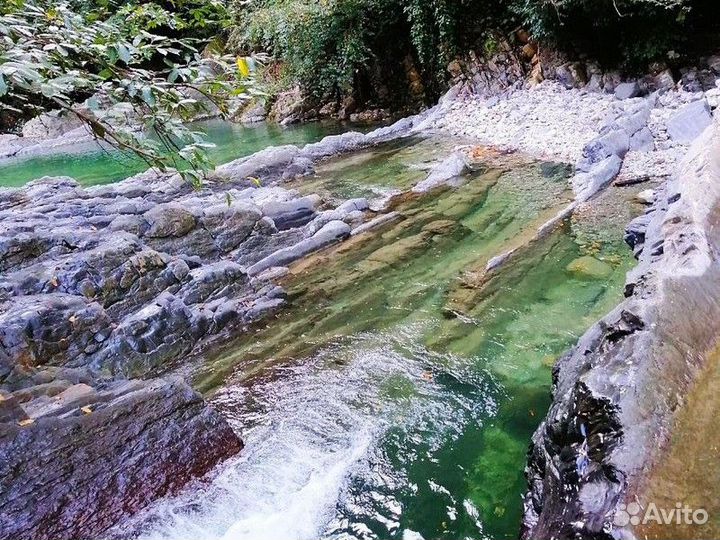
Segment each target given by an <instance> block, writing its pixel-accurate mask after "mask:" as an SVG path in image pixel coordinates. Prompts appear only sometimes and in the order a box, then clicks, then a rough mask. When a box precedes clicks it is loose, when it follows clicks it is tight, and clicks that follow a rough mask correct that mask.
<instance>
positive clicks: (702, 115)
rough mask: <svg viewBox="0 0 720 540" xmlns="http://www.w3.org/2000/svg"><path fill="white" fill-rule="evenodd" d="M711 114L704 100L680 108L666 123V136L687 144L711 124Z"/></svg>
mask: <svg viewBox="0 0 720 540" xmlns="http://www.w3.org/2000/svg"><path fill="white" fill-rule="evenodd" d="M712 121H713V119H712V113H711V112H710V106H709V105H708V102H707V101H706V100H705V99H701V100H698V101H694V102H692V103H689V104H688V105H685V106H684V107H683V108H681V109H680V110H679V111H678V112H677V113H676V114H675V116H673V117H672V118H670V120H668V123H667V131H668V135H670V137H671V138H672V140H674V141H675V142H679V143H683V144H689V143H691V142H692V141H694V140H695V139H696V138H697V137H699V136H700V134H701V133H702V132H703V131H705V129H706V128H707V127H708V126H709V125H710V124H712Z"/></svg>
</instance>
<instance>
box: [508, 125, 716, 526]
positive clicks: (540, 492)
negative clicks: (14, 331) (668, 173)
mask: <svg viewBox="0 0 720 540" xmlns="http://www.w3.org/2000/svg"><path fill="white" fill-rule="evenodd" d="M719 215H720V128H718V127H717V126H712V127H710V128H708V129H707V130H706V131H705V133H704V134H703V135H702V136H701V138H700V139H699V140H698V141H696V143H695V144H694V145H693V148H692V150H691V151H690V153H689V155H688V156H687V158H686V160H685V161H684V164H683V166H682V167H681V170H680V171H679V172H678V174H677V175H676V176H675V177H674V178H673V179H672V180H671V181H669V182H668V184H667V189H666V195H664V196H662V197H657V200H656V202H655V206H654V207H653V208H651V209H650V210H649V211H648V212H647V213H646V214H645V215H644V216H641V217H640V218H638V219H636V220H634V221H633V223H632V224H631V225H630V226H629V227H628V236H627V240H628V243H629V244H630V245H631V246H632V247H633V248H634V249H635V251H636V253H637V254H638V255H639V261H640V262H639V265H638V266H637V268H636V269H634V270H633V271H632V272H631V273H630V274H629V275H628V280H627V285H626V296H627V299H626V300H625V301H624V302H623V303H622V304H621V305H620V306H618V307H617V308H616V309H615V310H614V311H613V312H611V313H610V314H609V315H607V316H606V317H605V318H604V319H603V320H602V321H600V322H599V323H597V324H596V325H595V326H593V327H592V328H591V329H590V330H589V331H588V332H587V333H586V334H585V335H584V336H583V337H582V338H581V339H580V341H579V343H578V344H577V345H576V346H575V348H573V349H572V350H571V351H570V352H569V353H568V354H567V355H566V356H565V357H563V358H562V359H561V360H560V361H559V362H558V364H557V366H556V368H555V370H554V377H553V379H554V384H553V395H554V401H553V404H552V406H551V408H550V411H549V412H548V415H547V417H546V419H545V421H544V422H543V423H542V424H541V425H540V427H539V428H538V430H537V431H536V433H535V435H534V437H533V444H532V448H531V453H530V457H529V463H528V466H527V469H526V476H527V479H528V483H529V488H530V490H529V492H528V494H527V495H526V497H525V516H524V521H523V531H522V537H523V538H528V539H529V538H537V539H545V538H551V537H552V538H557V539H559V540H561V539H570V538H598V539H600V538H603V539H605V538H606V539H619V538H623V539H625V538H635V535H634V532H633V525H632V524H628V525H627V526H623V527H621V526H618V525H617V524H614V522H613V518H614V515H615V512H616V511H617V509H618V508H619V506H620V505H621V504H628V503H629V502H638V503H640V505H641V506H646V505H647V503H649V502H651V501H647V500H645V492H644V489H645V486H644V481H645V479H646V478H647V476H648V474H649V472H650V471H651V470H652V467H653V464H654V463H656V461H657V460H658V459H661V458H662V451H663V450H662V449H663V448H664V446H665V443H666V442H667V441H668V440H669V437H670V436H671V434H672V426H673V421H674V418H676V415H677V412H678V410H679V409H681V408H682V407H683V397H682V396H684V395H686V394H687V393H688V391H689V390H690V389H691V388H692V387H693V384H694V383H695V382H696V378H697V376H698V374H699V373H700V372H701V371H702V368H703V366H704V363H705V361H706V359H707V356H708V354H709V353H710V352H711V351H712V350H714V348H716V347H717V336H718V334H719V333H720V302H719V301H718V299H719V298H720V264H718V261H717V257H716V255H715V254H716V253H717V252H718V248H720V245H718V235H717V224H718V216H719Z"/></svg>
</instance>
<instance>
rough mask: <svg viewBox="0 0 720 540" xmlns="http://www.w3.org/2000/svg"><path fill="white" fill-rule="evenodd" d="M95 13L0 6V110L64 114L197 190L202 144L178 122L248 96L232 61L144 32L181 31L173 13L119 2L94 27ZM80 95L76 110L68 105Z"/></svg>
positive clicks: (194, 44)
mask: <svg viewBox="0 0 720 540" xmlns="http://www.w3.org/2000/svg"><path fill="white" fill-rule="evenodd" d="M86 7H87V6H86ZM101 12H102V10H101V9H99V10H97V11H92V12H89V14H82V13H79V12H76V11H74V10H73V9H72V8H71V7H70V5H68V4H54V3H52V2H49V1H41V0H25V1H18V0H13V2H12V3H11V4H8V5H6V6H5V8H4V12H3V14H2V15H1V16H0V110H2V111H3V112H4V113H5V112H7V113H16V114H19V115H22V116H26V117H27V116H32V115H34V114H37V113H39V112H42V111H44V110H48V109H62V110H65V111H68V112H69V113H71V114H74V115H76V116H77V117H78V118H79V119H80V120H81V121H82V122H83V123H85V125H87V126H88V128H89V129H90V130H91V131H92V133H93V134H94V135H95V136H96V137H97V138H98V139H102V140H104V141H106V142H108V143H110V144H112V145H114V146H116V147H119V148H120V149H123V150H126V151H129V152H133V153H135V154H137V155H139V156H140V157H142V158H143V159H144V160H145V161H147V163H148V164H149V165H151V166H153V167H157V168H159V169H161V170H165V169H166V168H167V167H170V166H176V165H179V164H180V163H179V162H180V160H184V161H186V162H187V163H189V165H190V169H189V170H187V172H186V173H184V174H185V175H186V177H187V178H188V179H190V180H192V181H193V182H195V183H199V182H200V180H201V177H202V175H203V172H204V171H206V170H207V169H208V168H209V167H210V163H209V161H208V158H207V155H206V153H205V148H206V147H207V144H206V143H204V142H203V140H202V135H201V134H200V133H197V132H194V131H192V130H190V129H189V128H188V127H187V126H186V122H187V121H188V120H191V119H192V118H194V117H195V116H197V115H198V114H199V113H201V112H203V111H204V110H206V109H207V108H208V107H211V106H213V107H217V108H218V109H219V110H220V111H221V112H223V111H225V110H226V107H227V103H228V101H229V100H230V99H231V98H235V99H243V98H246V97H249V94H250V92H249V91H248V89H247V85H248V81H247V80H245V79H244V77H243V76H242V75H241V74H240V73H239V71H238V68H237V66H236V63H235V58H231V57H219V56H210V57H208V56H205V55H202V54H201V53H200V49H199V47H200V46H202V45H203V43H204V42H203V41H201V40H198V39H194V38H190V37H179V38H176V37H169V36H166V35H162V34H160V33H151V32H150V31H148V30H146V29H144V28H150V29H158V28H163V29H167V28H175V29H177V28H179V27H180V26H182V25H180V24H178V23H177V20H176V15H177V14H170V13H167V12H165V11H164V10H163V9H162V8H161V7H160V6H159V5H158V4H144V5H132V4H129V5H126V6H125V7H123V8H122V9H121V10H120V12H119V13H118V14H117V15H113V16H110V17H109V18H107V19H104V20H102V19H98V14H99V13H101ZM151 21H152V22H151ZM195 24H196V23H195V22H192V21H191V22H183V25H190V26H193V25H195ZM186 28H187V26H186ZM88 96H93V97H92V98H91V99H89V100H88V101H87V105H86V106H84V107H83V106H78V105H77V102H78V101H79V100H81V99H83V98H85V97H88ZM148 135H150V136H148Z"/></svg>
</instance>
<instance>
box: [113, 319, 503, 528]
mask: <svg viewBox="0 0 720 540" xmlns="http://www.w3.org/2000/svg"><path fill="white" fill-rule="evenodd" d="M420 326H421V325H410V326H406V327H404V328H398V329H395V330H394V332H392V333H386V334H363V335H360V336H356V337H355V338H352V339H346V340H343V341H342V342H341V343H336V344H333V345H330V346H327V347H325V348H324V349H322V350H321V351H320V352H319V353H317V354H316V355H314V356H313V357H312V358H309V359H305V360H304V361H302V362H299V363H297V364H296V365H293V366H289V367H287V366H286V367H283V368H278V369H277V370H275V371H274V373H272V374H271V375H270V376H267V377H265V378H263V379H261V380H256V381H253V382H252V383H251V384H249V385H237V386H235V385H232V384H230V385H228V386H226V387H225V388H224V389H222V390H221V392H220V393H219V394H218V395H217V396H216V397H215V398H214V399H213V403H214V404H215V406H216V407H217V408H218V409H220V410H221V411H222V412H223V414H225V415H226V416H228V417H229V418H230V420H231V422H233V425H234V426H235V427H236V428H237V429H238V430H239V432H240V433H241V434H242V437H243V439H244V442H245V448H244V449H243V451H242V452H241V454H240V456H239V457H237V458H234V459H232V460H230V461H229V462H227V463H226V464H224V465H222V466H221V467H220V469H219V473H218V474H217V475H216V476H215V477H214V478H213V479H212V480H211V481H209V482H205V483H200V482H196V483H194V484H191V485H190V486H189V487H188V488H186V489H185V490H184V492H183V493H181V494H180V495H179V496H177V497H174V498H167V499H165V500H163V501H161V502H160V503H158V504H155V505H154V506H153V507H152V508H151V509H150V510H149V511H147V512H144V513H143V514H141V516H139V517H138V518H136V519H134V520H132V521H131V523H130V524H125V525H124V526H123V530H121V531H117V534H118V535H119V536H123V537H127V536H129V535H131V536H139V537H140V538H142V539H143V540H220V539H222V540H310V539H315V538H319V537H332V538H348V539H349V538H368V539H369V538H377V535H376V534H374V533H373V532H372V531H371V530H370V528H368V527H367V526H366V525H365V524H364V521H365V520H366V519H369V520H372V521H373V522H374V523H382V524H383V525H384V528H386V530H387V534H391V533H394V535H396V534H397V533H400V531H399V527H400V519H401V516H402V512H403V508H402V505H401V503H400V502H399V501H398V500H397V498H396V497H395V494H396V493H398V492H400V491H402V490H408V489H409V490H413V489H417V486H413V485H412V484H410V483H408V480H407V479H406V478H405V477H404V475H403V471H402V469H400V470H397V469H396V468H395V467H392V466H390V464H389V463H388V462H387V456H385V455H384V450H383V448H382V444H383V441H385V440H386V439H387V437H388V435H389V433H390V430H393V429H394V430H396V431H397V430H399V433H400V435H398V433H395V435H394V436H395V440H398V437H399V438H400V439H403V440H404V441H405V442H404V443H403V447H404V450H403V452H400V454H403V455H402V456H401V458H400V459H401V460H406V461H407V462H408V463H411V462H412V461H413V460H414V459H416V458H417V456H416V455H415V454H416V453H417V452H418V447H417V446H416V444H415V443H420V442H422V443H423V444H428V443H430V444H431V445H432V442H433V439H435V440H436V442H437V443H438V444H439V443H440V442H441V440H443V439H445V438H447V437H452V436H453V434H456V433H459V432H460V431H461V429H462V426H463V424H465V423H466V422H468V421H472V420H473V419H474V420H475V421H477V422H481V421H482V420H481V418H487V417H488V416H489V415H492V414H493V411H494V409H495V401H494V399H493V398H492V397H491V394H492V393H495V391H496V389H495V387H494V385H493V384H487V382H485V381H487V379H488V377H489V376H488V375H487V373H485V372H483V373H482V375H481V374H480V373H475V370H467V367H468V366H466V365H464V364H465V363H467V360H463V359H460V358H457V357H453V356H451V355H437V354H435V353H432V352H430V351H428V350H427V349H425V348H424V347H421V346H418V345H417V343H418V342H419V341H420V340H419V339H418V335H419V334H420V333H421V331H422V329H421V328H420ZM439 369H441V370H442V371H443V372H444V373H453V372H455V375H453V377H455V376H459V375H460V372H465V373H464V374H463V378H464V379H467V378H468V376H469V377H471V378H474V379H478V382H479V383H480V388H478V387H476V390H477V391H478V393H476V392H473V393H474V395H472V396H464V397H463V396H462V395H457V393H451V392H450V391H449V390H448V389H446V388H444V386H443V385H442V384H439V383H438V382H436V380H435V378H434V377H433V376H432V375H431V374H432V373H433V372H434V371H436V370H439ZM388 381H402V383H401V386H402V387H403V388H405V392H404V393H402V394H401V395H390V394H389V392H388V385H387V383H388ZM491 388H492V389H493V390H492V391H491V390H490V389H491ZM480 393H482V394H484V395H485V399H483V398H482V397H479V394H480ZM423 448H424V447H423ZM433 483H434V484H435V485H441V484H442V479H434V481H433ZM460 503H462V501H460ZM454 512H456V511H455V510H449V515H450V516H451V517H452V516H453V513H454ZM401 536H403V537H405V538H417V537H418V536H417V535H416V534H415V533H413V532H412V531H409V530H405V531H402V533H401Z"/></svg>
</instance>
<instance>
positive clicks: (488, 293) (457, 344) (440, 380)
mask: <svg viewBox="0 0 720 540" xmlns="http://www.w3.org/2000/svg"><path fill="white" fill-rule="evenodd" d="M429 144H430V147H432V144H434V143H429V142H428V141H424V142H418V141H409V142H407V144H406V145H405V146H402V145H400V146H397V145H395V146H390V147H386V148H381V149H379V150H378V151H374V152H365V153H361V154H360V155H355V156H351V157H349V158H347V159H345V158H343V159H340V160H337V161H335V162H333V163H331V164H329V165H328V167H327V168H326V169H324V170H321V171H320V174H319V176H318V177H317V178H315V179H313V180H311V182H313V183H314V185H313V189H315V188H317V187H324V188H325V189H327V190H329V191H334V190H340V191H342V194H343V196H345V195H346V194H347V192H346V191H345V189H346V188H348V186H350V187H352V186H353V184H357V186H356V187H357V188H358V189H360V190H368V189H370V190H372V189H385V188H387V187H394V186H393V182H392V175H393V174H396V175H397V177H398V183H399V184H400V185H401V187H406V186H405V185H404V183H405V182H406V181H407V178H408V177H409V176H412V175H415V174H416V173H415V172H414V171H416V170H417V168H418V167H420V166H425V164H423V160H424V159H425V156H427V152H428V148H429V146H428V145H429ZM378 152H379V154H378ZM376 155H384V158H383V159H382V160H379V161H375V160H374V156H376ZM418 163H420V165H418ZM365 169H369V170H365ZM481 169H482V170H481V171H479V172H477V173H475V174H472V175H470V176H468V178H467V179H466V180H467V181H466V183H465V184H464V185H462V186H460V187H458V188H457V189H452V190H450V189H446V190H440V191H437V192H433V193H430V194H427V195H425V196H413V197H404V198H400V199H398V202H396V203H395V210H396V211H398V212H399V213H400V215H401V217H402V219H400V220H399V221H395V222H393V223H390V224H387V225H386V226H384V227H383V228H382V229H379V230H377V231H373V232H371V233H368V234H364V235H360V236H357V237H354V238H353V239H351V240H349V241H347V242H345V243H344V244H341V245H340V246H337V247H335V248H333V249H331V250H327V251H325V252H323V253H321V254H318V255H317V256H315V257H313V258H311V259H310V260H307V261H304V262H302V263H300V264H298V265H296V266H294V267H293V268H292V269H291V275H290V276H289V277H288V278H287V279H286V282H285V283H284V286H285V287H286V289H287V290H288V293H289V298H290V306H289V308H288V309H287V310H286V311H284V312H283V313H282V314H280V315H279V316H278V317H277V319H275V320H273V321H272V322H271V323H270V324H268V325H267V326H263V327H259V328H256V329H254V330H253V331H252V332H251V333H248V334H247V335H245V336H242V337H241V338H240V339H238V340H237V341H236V342H234V343H232V344H229V345H228V347H227V348H226V349H225V350H224V351H223V352H222V354H220V355H218V356H217V357H215V358H212V359H209V360H208V361H207V362H206V363H205V364H204V365H201V366H199V367H198V368H197V369H196V370H195V373H194V378H195V382H196V384H197V385H198V387H200V388H203V389H205V390H208V391H212V394H211V396H212V397H211V399H212V401H213V403H214V405H215V406H216V407H218V409H220V410H221V411H222V412H223V414H225V415H226V416H227V417H228V418H230V420H231V422H232V423H233V425H234V426H235V427H236V428H237V430H238V431H239V432H240V433H241V434H242V435H243V438H244V440H245V442H246V447H245V449H244V450H243V452H242V454H241V455H240V456H239V457H237V458H236V459H234V460H231V461H230V462H229V463H226V464H225V465H223V466H221V467H220V472H219V476H218V477H217V478H216V479H215V480H213V481H210V482H208V483H205V484H201V483H198V484H196V485H194V486H191V487H190V488H188V489H187V490H186V491H185V492H184V493H183V494H182V495H181V496H179V497H176V498H170V499H168V500H165V501H162V502H160V503H159V504H156V505H155V506H154V507H153V508H152V509H151V510H150V511H149V512H147V513H146V514H144V515H143V516H141V517H139V518H138V519H136V520H134V521H133V522H131V523H128V524H125V526H124V528H123V529H121V530H120V532H119V534H120V535H121V536H123V535H125V536H126V535H129V534H137V535H140V536H141V537H143V538H167V539H174V540H178V539H183V538H187V539H191V538H192V539H195V540H197V539H206V538H207V539H211V538H212V539H218V538H224V539H233V540H235V539H258V540H274V539H278V538H282V539H313V538H338V539H390V538H392V539H395V538H397V539H405V540H411V539H417V538H425V539H428V540H429V539H435V538H444V539H463V538H493V539H499V538H515V537H517V534H518V530H519V523H520V514H521V500H520V496H521V494H522V492H523V491H524V488H525V485H524V480H523V475H522V471H523V467H524V463H525V454H526V451H527V447H528V443H529V439H530V435H531V433H532V431H533V430H534V429H535V427H536V426H537V424H538V422H539V420H540V418H541V417H542V416H543V415H544V413H545V411H546V409H547V406H548V402H549V389H550V382H551V381H550V370H551V365H552V363H553V361H554V360H555V358H556V357H557V356H558V355H559V354H561V353H562V352H563V351H564V350H565V349H566V348H567V347H568V346H570V345H571V344H572V343H573V342H575V341H576V340H577V337H578V336H579V334H580V333H581V332H583V331H584V329H585V328H587V327H588V326H590V324H591V323H592V322H593V321H594V320H595V319H597V318H598V317H599V316H601V315H602V314H604V313H605V312H607V311H609V309H610V308H611V307H612V306H614V305H615V304H616V303H617V301H618V300H619V299H620V297H621V289H622V283H623V280H624V274H625V272H626V271H627V269H628V268H629V266H630V264H631V263H630V256H629V254H628V253H627V250H625V249H622V248H620V243H621V240H620V238H621V234H622V232H621V229H620V228H619V227H616V226H615V225H613V224H611V223H607V224H605V223H604V222H602V220H600V221H597V220H596V221H595V222H594V224H593V226H594V227H598V226H599V227H601V228H602V227H606V230H602V231H601V232H602V233H603V235H604V236H603V237H608V238H613V239H615V240H614V242H608V243H605V244H599V243H598V242H593V243H592V246H590V245H589V244H588V243H587V241H586V240H585V235H583V239H582V240H580V235H579V234H578V233H579V232H580V230H581V229H582V224H581V223H574V224H572V225H570V224H567V225H566V226H565V227H564V228H563V229H561V230H559V231H557V232H556V233H554V234H552V235H551V236H549V237H547V238H545V239H544V240H542V241H539V242H534V243H530V244H529V245H526V246H525V247H524V248H522V249H521V250H520V252H519V253H518V255H517V256H516V257H515V258H513V259H512V260H511V263H509V264H508V265H507V266H505V267H503V269H502V270H501V271H500V272H498V273H497V274H495V275H493V276H485V275H484V274H483V272H482V269H483V268H484V266H485V263H486V262H487V260H489V258H491V257H493V256H494V255H497V254H498V253H501V252H503V251H505V250H506V249H507V248H508V247H518V246H520V245H523V244H524V243H525V244H527V240H528V239H529V238H531V237H532V234H533V233H534V231H535V230H536V228H537V226H538V224H539V223H542V222H543V221H544V220H545V219H547V217H548V216H550V215H553V214H554V213H555V212H556V211H557V209H558V208H559V207H561V206H563V205H564V204H566V202H567V200H568V197H569V193H568V192H567V189H566V185H567V183H566V181H565V180H566V172H567V171H565V170H564V169H563V168H562V167H550V166H547V165H544V164H535V163H524V162H522V161H520V160H518V159H514V160H509V161H508V162H507V163H506V166H505V167H501V168H496V167H489V166H488V167H481ZM392 170H396V171H398V172H396V173H393V172H388V171H392ZM373 171H375V173H376V174H372V173H373ZM348 178H353V179H354V180H353V181H352V182H350V181H348V180H347V179H348ZM613 227H615V228H613ZM583 233H587V231H583ZM578 261H579V262H578ZM589 261H592V262H589Z"/></svg>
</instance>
